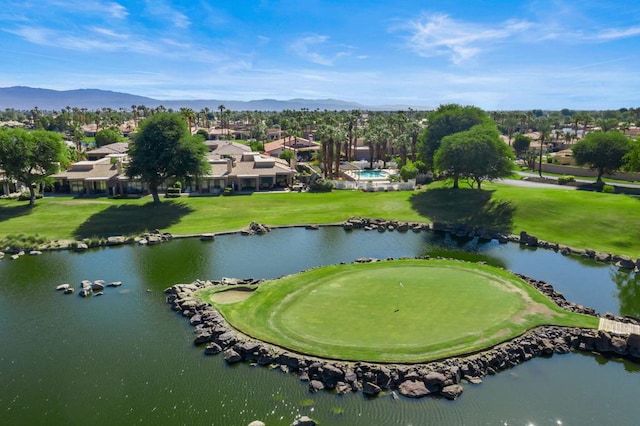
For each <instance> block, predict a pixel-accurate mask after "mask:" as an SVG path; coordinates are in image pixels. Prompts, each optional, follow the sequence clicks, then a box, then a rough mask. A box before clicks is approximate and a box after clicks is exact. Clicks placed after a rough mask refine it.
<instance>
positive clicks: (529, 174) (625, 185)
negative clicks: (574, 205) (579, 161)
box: [516, 171, 640, 188]
mask: <svg viewBox="0 0 640 426" xmlns="http://www.w3.org/2000/svg"><path fill="white" fill-rule="evenodd" d="M516 173H517V174H519V175H520V176H524V177H539V176H540V175H539V174H538V173H533V172H521V171H520V172H516ZM542 176H544V177H545V178H546V179H550V180H551V179H554V180H557V179H558V178H557V177H556V176H545V175H544V173H543V174H542ZM604 181H605V183H606V182H607V180H606V178H605V179H604ZM576 182H580V183H593V182H594V181H593V180H589V179H580V178H579V177H577V178H576ZM611 184H612V185H615V186H620V187H623V188H640V184H637V183H631V182H625V183H621V182H612V183H611Z"/></svg>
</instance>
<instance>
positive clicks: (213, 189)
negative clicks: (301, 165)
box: [198, 152, 295, 194]
mask: <svg viewBox="0 0 640 426" xmlns="http://www.w3.org/2000/svg"><path fill="white" fill-rule="evenodd" d="M209 164H210V165H211V171H210V172H209V173H208V174H207V175H206V176H203V177H201V178H200V179H199V188H198V189H199V191H200V192H203V193H214V194H215V193H220V192H222V191H223V189H224V188H226V187H231V188H233V189H234V190H237V191H245V192H246V191H267V190H273V189H283V188H287V187H289V186H291V185H292V183H293V176H294V175H295V170H293V169H292V168H291V167H289V165H288V164H287V162H286V161H284V160H281V159H279V158H275V157H267V156H264V155H261V154H260V153H257V152H245V153H243V154H242V155H240V156H238V155H227V156H215V155H214V156H210V157H209Z"/></svg>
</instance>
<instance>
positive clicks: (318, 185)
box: [309, 179, 333, 192]
mask: <svg viewBox="0 0 640 426" xmlns="http://www.w3.org/2000/svg"><path fill="white" fill-rule="evenodd" d="M331 190H333V182H331V181H330V180H327V179H316V180H315V181H313V182H311V183H310V184H309V192H331Z"/></svg>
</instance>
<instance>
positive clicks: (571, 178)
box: [558, 175, 576, 185]
mask: <svg viewBox="0 0 640 426" xmlns="http://www.w3.org/2000/svg"><path fill="white" fill-rule="evenodd" d="M575 181H576V178H575V176H572V175H564V176H560V177H559V178H558V184H559V185H566V184H568V183H569V182H575Z"/></svg>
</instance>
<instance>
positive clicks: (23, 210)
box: [0, 201, 33, 222]
mask: <svg viewBox="0 0 640 426" xmlns="http://www.w3.org/2000/svg"><path fill="white" fill-rule="evenodd" d="M32 211H33V207H29V202H28V201H27V202H26V204H20V205H17V206H11V207H4V206H3V207H0V222H4V221H5V220H9V219H13V218H16V217H19V216H25V215H28V214H30V213H31V212H32Z"/></svg>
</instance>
